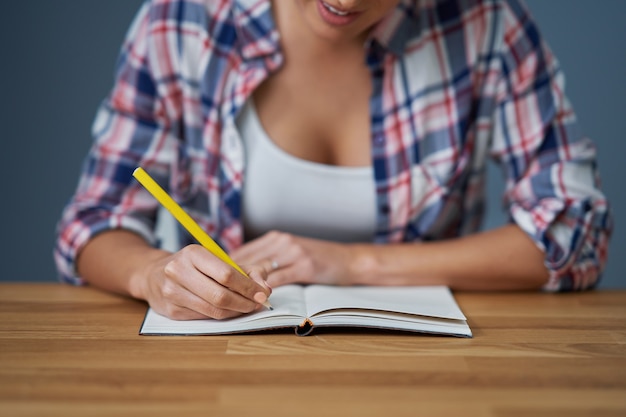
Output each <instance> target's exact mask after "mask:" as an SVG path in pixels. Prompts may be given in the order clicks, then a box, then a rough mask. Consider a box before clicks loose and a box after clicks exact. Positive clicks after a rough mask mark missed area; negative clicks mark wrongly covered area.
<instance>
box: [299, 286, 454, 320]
mask: <svg viewBox="0 0 626 417" xmlns="http://www.w3.org/2000/svg"><path fill="white" fill-rule="evenodd" d="M305 300H306V305H307V313H308V314H309V317H312V316H313V315H315V314H318V313H320V312H323V311H328V310H336V309H367V310H384V311H395V312H400V313H406V314H415V315H422V316H429V317H440V318H446V319H456V320H465V316H464V315H463V312H462V311H461V309H460V308H459V307H458V305H457V303H456V301H455V300H454V297H453V296H452V293H451V292H450V290H449V289H448V288H447V287H445V286H424V287H371V286H362V287H361V286H356V287H335V286H326V285H311V286H309V287H306V289H305Z"/></svg>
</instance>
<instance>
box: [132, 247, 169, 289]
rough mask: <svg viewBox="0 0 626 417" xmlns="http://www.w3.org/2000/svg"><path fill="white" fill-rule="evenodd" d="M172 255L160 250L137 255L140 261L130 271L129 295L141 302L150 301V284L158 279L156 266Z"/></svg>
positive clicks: (142, 251)
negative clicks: (154, 279) (152, 280)
mask: <svg viewBox="0 0 626 417" xmlns="http://www.w3.org/2000/svg"><path fill="white" fill-rule="evenodd" d="M169 255H170V253H169V252H166V251H163V250H160V249H149V250H148V251H146V250H141V251H140V253H137V254H136V256H135V259H139V260H140V261H137V262H136V263H135V265H134V266H133V268H132V270H131V271H129V279H128V293H129V294H130V296H131V297H133V298H137V299H140V300H147V299H148V287H149V286H148V284H149V281H150V280H151V279H153V278H156V275H157V274H156V269H155V268H156V264H157V263H158V262H159V260H161V259H163V258H164V257H166V256H169Z"/></svg>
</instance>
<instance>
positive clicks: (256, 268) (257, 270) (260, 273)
mask: <svg viewBox="0 0 626 417" xmlns="http://www.w3.org/2000/svg"><path fill="white" fill-rule="evenodd" d="M243 268H244V271H246V273H247V274H248V276H249V277H250V278H252V279H253V280H254V281H256V282H258V283H259V284H261V286H263V287H265V288H266V289H267V290H268V291H269V292H270V293H271V292H272V288H271V287H270V286H269V285H268V284H267V277H268V275H269V271H268V270H267V268H266V267H265V266H263V265H253V266H245V267H243Z"/></svg>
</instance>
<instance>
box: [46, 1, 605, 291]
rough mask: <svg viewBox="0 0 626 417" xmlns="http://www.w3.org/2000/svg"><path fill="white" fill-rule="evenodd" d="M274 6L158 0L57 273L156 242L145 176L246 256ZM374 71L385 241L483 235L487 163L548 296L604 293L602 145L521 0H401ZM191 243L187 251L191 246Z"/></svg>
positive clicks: (126, 49) (380, 40) (121, 77)
mask: <svg viewBox="0 0 626 417" xmlns="http://www.w3.org/2000/svg"><path fill="white" fill-rule="evenodd" d="M270 8H271V5H270V2H269V0H245V1H244V0H220V1H217V0H215V1H202V0H153V1H148V2H146V3H145V4H144V6H143V7H142V9H141V10H140V12H139V13H138V15H137V17H136V18H135V20H134V23H133V25H132V27H131V28H130V30H129V33H128V36H127V38H126V41H125V43H124V45H123V47H122V51H121V54H120V58H119V62H118V66H117V72H116V81H115V84H114V88H113V90H112V92H111V94H110V95H109V96H108V98H107V99H106V100H105V101H104V102H103V104H102V106H101V108H100V109H99V112H98V114H97V117H96V120H95V122H94V125H93V134H94V137H95V141H94V143H93V147H92V149H91V151H90V153H89V155H88V157H87V158H86V160H85V163H84V166H83V170H82V175H81V178H80V182H79V184H78V188H77V191H76V193H75V195H74V196H73V198H72V199H71V201H70V202H69V204H68V205H67V207H66V208H65V211H64V213H63V217H62V219H61V221H60V223H59V228H58V233H59V237H58V242H57V246H56V248H55V260H56V262H57V266H58V269H59V271H60V273H61V275H62V277H63V279H64V280H66V281H69V282H75V283H80V282H81V279H80V278H79V277H77V276H76V272H75V264H74V261H75V259H76V255H77V253H78V252H79V250H80V249H81V248H82V247H83V246H84V245H85V244H86V242H87V241H88V240H89V239H90V238H91V237H92V236H93V235H95V234H96V233H98V232H101V231H104V230H107V229H114V228H124V229H129V230H132V231H135V232H137V233H139V234H141V235H142V236H144V237H145V238H146V239H147V240H148V241H149V242H151V243H153V244H156V238H155V233H154V229H155V227H154V226H155V221H156V213H157V209H158V203H157V202H156V201H155V200H154V199H153V198H152V197H151V196H150V195H149V194H148V193H147V192H146V191H145V190H144V189H143V188H142V187H141V186H140V185H139V184H138V183H137V182H136V181H134V179H133V178H132V176H131V174H132V171H133V170H134V169H135V168H136V167H138V166H142V167H144V168H145V169H146V170H147V171H148V172H149V173H151V175H153V176H154V177H155V178H156V180H157V181H158V182H160V183H161V184H162V185H164V186H165V188H166V189H168V191H169V192H170V194H171V195H172V196H173V197H174V198H175V199H176V200H177V201H178V202H180V203H181V204H182V205H183V207H185V209H186V210H187V211H188V212H189V213H190V215H192V217H194V218H195V219H196V220H197V221H198V222H199V224H200V225H201V226H202V227H203V228H204V229H205V230H207V231H208V232H209V233H210V234H211V235H212V236H213V237H214V238H215V239H216V240H217V241H218V242H219V243H220V244H221V245H222V246H223V247H224V248H225V249H226V250H232V249H233V248H235V247H237V246H239V245H241V244H242V243H243V230H242V222H241V207H240V206H241V190H242V181H243V171H244V168H245V166H244V165H245V158H244V149H243V145H242V141H241V138H240V137H239V134H238V132H237V129H236V126H235V117H236V116H237V114H238V112H239V110H240V109H241V108H242V106H243V104H244V103H245V102H246V100H247V99H248V98H249V97H250V95H251V94H252V93H253V91H254V90H255V89H256V88H257V87H258V86H259V85H260V84H261V83H262V82H263V81H264V80H265V79H267V77H268V76H270V75H271V74H272V73H273V72H275V71H276V70H277V69H279V68H280V66H281V64H282V62H283V55H282V51H281V49H280V44H279V34H278V31H277V28H276V26H275V23H274V21H273V18H272V13H271V9H270ZM364 53H365V60H366V63H367V66H368V68H369V69H370V72H371V77H372V83H373V84H372V85H373V94H372V96H371V101H370V110H371V115H370V116H371V117H370V120H371V126H370V129H371V145H372V166H373V169H374V175H375V183H376V201H377V202H376V204H377V207H376V209H377V232H376V235H375V236H372V242H376V243H386V242H412V241H432V240H438V239H445V238H451V237H456V236H461V235H466V234H469V233H472V232H476V231H477V230H478V229H479V227H480V223H481V219H482V214H483V207H484V185H485V171H486V165H485V164H486V162H487V157H490V158H492V159H494V160H496V161H497V162H498V163H499V164H500V165H501V168H502V172H503V173H504V174H505V176H506V190H505V195H504V199H503V201H504V204H505V206H506V208H507V209H508V212H509V213H510V220H511V221H512V222H514V223H515V224H517V225H518V226H519V227H520V228H521V229H522V230H524V231H525V232H526V233H527V234H528V235H529V236H530V237H531V238H532V239H533V240H534V242H535V243H536V244H537V246H538V247H540V248H541V249H542V250H543V251H544V252H545V265H546V267H547V268H548V269H549V271H550V280H549V282H548V283H547V284H546V286H545V289H546V290H568V289H584V288H589V287H592V286H593V285H595V283H596V282H597V280H598V277H599V275H600V273H601V271H602V269H603V267H604V264H605V262H606V257H607V246H608V240H609V235H610V231H611V215H610V211H609V207H608V205H607V201H606V199H605V197H604V196H603V194H602V193H601V191H600V190H599V178H598V172H597V169H596V160H595V157H596V155H595V148H594V146H593V144H592V142H591V141H590V140H589V139H588V138H586V137H585V136H584V135H582V134H581V132H580V130H579V128H578V125H577V123H576V117H575V114H574V112H573V110H572V108H571V106H570V104H569V102H568V100H567V98H566V97H565V95H564V79H563V75H562V73H561V70H560V68H559V66H558V63H557V61H556V60H555V58H554V57H553V55H552V54H551V52H550V50H549V49H548V47H547V46H546V45H545V44H544V42H543V41H542V39H541V37H540V34H539V32H538V30H537V27H536V26H535V24H534V22H533V20H532V19H531V17H530V16H529V13H528V11H527V10H526V8H525V6H524V5H523V4H521V3H520V0H511V1H509V2H505V1H503V0H470V1H460V0H441V1H439V0H422V1H416V0H413V1H411V0H403V1H401V2H400V4H399V5H398V7H397V8H396V9H395V10H394V11H392V12H391V13H390V14H389V15H388V16H386V17H385V19H383V21H381V22H380V23H379V24H378V25H377V26H376V27H374V28H373V30H372V33H371V36H370V38H369V40H368V42H367V43H366V45H365V48H364ZM190 239H191V238H190V237H189V236H188V235H187V234H185V233H184V232H182V231H181V235H180V241H181V243H183V244H185V243H190Z"/></svg>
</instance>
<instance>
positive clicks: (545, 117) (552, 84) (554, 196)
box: [491, 0, 612, 291]
mask: <svg viewBox="0 0 626 417" xmlns="http://www.w3.org/2000/svg"><path fill="white" fill-rule="evenodd" d="M505 3H506V6H505V7H504V9H503V16H502V18H503V20H502V22H503V25H502V37H501V40H502V43H501V49H500V54H499V57H498V59H499V60H500V65H499V67H500V69H499V71H500V74H499V80H500V81H499V83H498V87H497V105H496V111H495V114H494V137H493V142H492V148H491V153H492V156H493V157H494V158H495V159H496V160H497V161H499V162H500V163H501V164H502V167H503V171H504V172H505V174H506V191H505V204H506V205H507V207H508V210H509V213H510V218H511V220H512V221H513V222H514V223H515V224H517V225H518V226H519V227H520V228H521V229H522V230H524V231H525V232H526V233H527V234H528V235H529V236H530V237H531V238H532V239H533V241H534V242H535V243H536V244H537V246H538V247H539V248H540V249H541V250H542V251H544V253H545V266H546V268H547V269H548V271H549V273H550V278H549V281H548V282H547V283H546V284H545V286H544V289H545V290H548V291H567V290H583V289H587V288H592V287H593V286H595V285H596V284H597V282H598V279H599V277H600V276H601V273H602V271H603V269H604V266H605V263H606V260H607V250H608V242H609V238H610V235H611V231H612V216H611V211H610V208H609V205H608V202H607V199H606V198H605V195H604V194H603V193H602V191H601V189H600V178H599V172H598V167H597V162H596V161H597V160H596V148H595V146H594V144H593V143H592V141H591V140H590V139H589V138H587V137H586V136H585V135H584V134H583V133H582V132H581V130H580V128H579V126H578V123H577V119H576V115H575V113H574V111H573V109H572V106H571V105H570V103H569V101H568V99H567V97H566V96H565V82H564V77H563V74H562V72H561V70H560V68H559V65H558V62H557V61H556V59H555V58H554V56H553V55H552V53H551V51H550V50H549V48H548V47H547V45H546V44H545V43H544V42H543V41H542V39H541V36H540V34H539V31H538V29H537V27H536V25H535V24H534V22H533V21H532V19H531V17H530V15H529V14H528V11H527V10H526V8H525V6H524V5H523V4H521V3H520V2H517V1H515V0H513V1H509V2H505Z"/></svg>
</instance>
